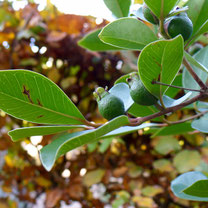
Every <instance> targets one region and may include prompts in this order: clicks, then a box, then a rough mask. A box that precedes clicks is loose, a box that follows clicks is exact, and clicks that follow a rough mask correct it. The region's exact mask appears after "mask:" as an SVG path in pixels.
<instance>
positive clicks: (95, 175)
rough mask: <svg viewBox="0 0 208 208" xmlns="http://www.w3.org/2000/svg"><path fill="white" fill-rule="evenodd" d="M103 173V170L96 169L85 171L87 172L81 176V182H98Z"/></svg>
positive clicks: (88, 184) (90, 183) (86, 184)
mask: <svg viewBox="0 0 208 208" xmlns="http://www.w3.org/2000/svg"><path fill="white" fill-rule="evenodd" d="M104 175H105V170H103V169H97V170H93V171H89V172H87V174H86V175H85V176H84V178H83V183H84V185H85V186H88V187H90V186H92V185H93V184H96V183H100V181H101V180H102V178H103V176H104Z"/></svg>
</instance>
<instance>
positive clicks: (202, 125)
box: [191, 114, 208, 133]
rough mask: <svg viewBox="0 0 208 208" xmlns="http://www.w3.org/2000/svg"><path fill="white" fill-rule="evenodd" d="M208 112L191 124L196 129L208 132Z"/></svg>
mask: <svg viewBox="0 0 208 208" xmlns="http://www.w3.org/2000/svg"><path fill="white" fill-rule="evenodd" d="M207 124H208V114H205V115H204V116H202V117H201V118H199V119H196V120H194V121H193V122H192V124H191V126H192V128H193V129H196V130H198V131H200V132H203V133H208V125H207Z"/></svg>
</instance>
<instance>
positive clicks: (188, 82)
mask: <svg viewBox="0 0 208 208" xmlns="http://www.w3.org/2000/svg"><path fill="white" fill-rule="evenodd" d="M207 56H208V46H206V47H205V48H203V49H201V50H200V51H199V52H198V53H196V55H194V56H193V58H194V59H195V60H196V61H197V62H198V63H199V64H200V65H201V66H204V67H205V68H206V69H207V68H208V59H207ZM189 62H190V63H191V65H192V67H193V69H194V71H195V72H196V74H197V75H198V76H199V78H200V79H201V80H202V81H203V82H206V81H207V79H208V73H207V72H205V71H204V70H202V69H201V67H200V68H198V67H196V66H194V65H196V64H194V65H193V64H192V63H193V60H192V61H190V59H189ZM183 87H186V88H191V89H198V90H199V89H200V86H199V85H198V83H197V82H196V81H195V80H194V78H193V77H192V76H191V74H190V73H189V72H188V70H187V69H186V68H184V70H183ZM197 94H198V92H193V93H192V95H191V97H194V96H196V95H197Z"/></svg>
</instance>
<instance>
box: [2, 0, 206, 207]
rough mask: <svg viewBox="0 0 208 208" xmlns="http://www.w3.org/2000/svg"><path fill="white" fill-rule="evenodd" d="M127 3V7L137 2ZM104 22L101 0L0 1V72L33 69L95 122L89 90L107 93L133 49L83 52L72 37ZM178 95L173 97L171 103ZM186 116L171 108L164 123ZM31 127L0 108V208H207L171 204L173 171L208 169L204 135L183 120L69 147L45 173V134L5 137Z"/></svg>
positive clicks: (129, 66)
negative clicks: (42, 153)
mask: <svg viewBox="0 0 208 208" xmlns="http://www.w3.org/2000/svg"><path fill="white" fill-rule="evenodd" d="M133 3H134V5H133V6H132V10H134V9H136V8H138V7H139V6H140V5H141V4H142V0H135V1H134V2H133ZM114 19H115V18H114V17H113V16H112V14H111V12H110V11H109V10H108V9H107V7H106V6H105V4H104V3H103V1H102V0H51V1H50V0H11V1H2V0H1V1H0V70H4V69H29V70H33V71H35V72H38V73H41V74H43V75H45V76H47V77H48V78H49V79H51V80H52V81H53V82H55V83H56V84H57V85H59V86H60V87H61V88H62V89H63V91H64V92H65V93H66V94H67V95H68V96H69V97H70V98H71V99H72V101H73V102H74V103H75V104H76V106H77V107H78V108H79V109H80V111H81V112H82V113H83V114H84V115H85V117H86V118H87V119H89V120H92V121H95V122H105V120H104V119H103V118H101V116H100V115H99V113H98V111H97V104H96V102H95V100H94V99H93V96H92V92H93V91H94V89H95V88H96V87H97V86H102V87H105V86H108V87H109V88H110V87H112V86H113V83H114V81H115V80H116V79H118V78H119V77H120V76H121V75H123V74H125V73H127V72H130V71H134V70H137V66H136V63H137V57H138V53H137V52H124V51H122V52H99V53H98V52H90V51H87V50H85V49H83V48H81V47H79V46H78V45H77V41H78V40H80V39H81V38H82V37H83V36H85V35H86V34H87V33H88V32H89V31H91V30H94V29H96V28H100V27H103V26H105V25H106V24H107V23H108V22H109V21H112V20H114ZM202 44H203V45H206V44H207V43H206V42H205V41H204V42H202ZM177 80H178V82H180V81H181V76H179V78H178V79H177ZM14 87H15V86H14ZM179 94H180V92H179V91H175V97H177V96H178V95H179ZM189 113H190V112H189V110H184V111H183V112H182V111H179V112H177V113H174V114H173V115H172V116H171V117H170V119H171V120H177V119H179V118H182V117H186V116H187V115H188V114H189ZM34 125H35V124H32V123H28V122H26V121H20V120H18V119H15V118H12V117H10V116H8V115H6V114H5V113H4V112H3V111H0V208H45V207H46V208H50V207H61V208H82V207H83V208H92V207H94V208H102V207H103V208H122V207H123V208H136V207H139V208H140V207H141V208H166V207H167V208H168V207H169V208H180V207H182V208H190V207H193V208H203V207H204V208H205V207H207V205H206V204H205V203H198V202H189V201H186V200H180V199H178V198H176V197H174V196H173V194H172V192H171V190H170V182H171V180H173V179H174V178H175V177H176V176H177V175H178V174H180V173H183V172H187V171H190V170H199V171H204V172H208V165H207V161H208V147H207V140H208V137H207V135H205V134H200V133H198V132H194V131H192V132H191V133H187V132H184V131H183V130H184V129H186V130H187V126H185V127H184V126H183V124H182V125H181V124H180V125H178V126H177V132H178V133H179V134H177V136H175V134H176V133H175V130H171V129H169V130H168V131H166V132H163V133H157V134H155V132H152V131H151V130H149V129H145V130H140V131H139V132H136V133H134V134H130V135H126V136H124V137H122V138H110V139H106V140H104V141H100V142H96V143H92V144H89V145H87V146H83V147H80V148H77V149H75V150H73V151H70V152H68V153H67V154H66V155H65V156H63V157H61V158H59V159H58V160H57V162H56V165H55V166H54V168H53V169H52V171H50V172H47V171H46V170H45V169H44V168H43V167H42V166H41V164H40V160H39V156H38V151H39V150H40V149H41V148H42V147H43V146H44V145H47V144H48V143H49V142H50V141H51V140H52V139H54V138H55V136H54V135H49V136H44V137H42V136H35V137H30V138H25V139H24V140H23V141H22V142H18V143H13V142H12V141H11V139H10V137H9V136H8V134H7V133H8V131H10V130H12V129H14V128H18V127H29V126H34ZM188 128H191V127H188ZM189 130H191V129H189ZM184 155H185V156H186V157H184Z"/></svg>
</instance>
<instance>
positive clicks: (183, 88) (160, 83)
mask: <svg viewBox="0 0 208 208" xmlns="http://www.w3.org/2000/svg"><path fill="white" fill-rule="evenodd" d="M152 84H158V85H164V86H168V87H173V88H177V89H182V90H189V91H194V92H204V90H195V89H190V88H185V87H179V86H175V85H169V84H165V83H162V82H157V81H155V80H153V81H152Z"/></svg>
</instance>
